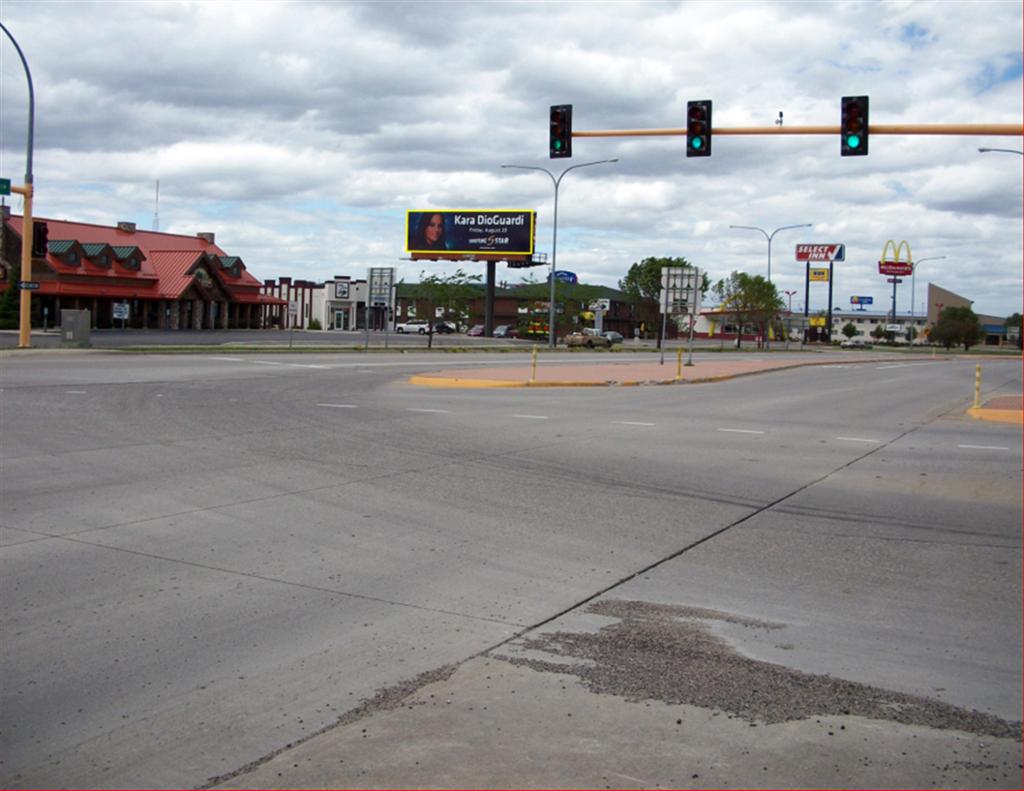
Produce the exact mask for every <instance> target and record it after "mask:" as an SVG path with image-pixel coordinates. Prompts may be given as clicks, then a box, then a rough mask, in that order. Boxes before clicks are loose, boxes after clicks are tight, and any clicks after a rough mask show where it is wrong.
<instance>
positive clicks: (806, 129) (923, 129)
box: [572, 124, 1024, 137]
mask: <svg viewBox="0 0 1024 791" xmlns="http://www.w3.org/2000/svg"><path fill="white" fill-rule="evenodd" d="M868 129H869V131H870V133H871V134H873V135H983V136H989V135H993V136H1004V137H1007V136H1008V137H1020V136H1024V124H869V125H868ZM711 132H712V134H714V135H715V136H716V137H717V136H718V135H838V134H839V132H840V127H839V125H838V124H837V125H835V126H830V125H823V126H734V127H718V126H714V127H712V129H711ZM670 135H676V136H680V137H686V129H685V128H682V127H679V128H669V129H592V130H589V131H585V130H581V131H576V130H573V133H572V136H573V137H663V136H670Z"/></svg>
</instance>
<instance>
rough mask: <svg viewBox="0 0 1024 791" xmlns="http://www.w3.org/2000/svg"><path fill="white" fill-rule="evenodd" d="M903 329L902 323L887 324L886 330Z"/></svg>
mask: <svg viewBox="0 0 1024 791" xmlns="http://www.w3.org/2000/svg"><path fill="white" fill-rule="evenodd" d="M902 329H903V325H902V324H886V325H885V331H886V332H899V331H900V330H902Z"/></svg>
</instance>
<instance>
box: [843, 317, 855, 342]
mask: <svg viewBox="0 0 1024 791" xmlns="http://www.w3.org/2000/svg"><path fill="white" fill-rule="evenodd" d="M842 333H843V335H845V336H846V337H847V339H849V340H853V337H854V336H855V335H856V334H857V327H856V326H855V325H854V323H853V322H852V321H848V322H846V325H845V326H844V327H843V329H842Z"/></svg>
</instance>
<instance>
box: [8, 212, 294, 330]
mask: <svg viewBox="0 0 1024 791" xmlns="http://www.w3.org/2000/svg"><path fill="white" fill-rule="evenodd" d="M8 211H9V210H8V209H7V207H4V217H3V225H2V229H0V275H3V276H4V277H5V278H13V279H14V280H20V272H21V243H22V233H21V231H22V217H20V216H17V215H10V214H9V213H8ZM38 223H45V224H46V237H47V245H46V255H45V256H34V257H33V259H32V280H33V282H36V283H38V284H39V287H38V288H37V289H35V290H33V291H32V324H33V325H40V326H41V325H42V323H43V319H44V315H47V316H48V317H49V324H50V325H51V326H55V325H57V324H59V323H60V311H61V310H63V309H73V310H89V311H91V316H92V318H91V322H92V326H93V327H94V328H104V327H113V326H118V324H116V323H115V319H114V318H113V315H114V303H122V305H123V303H128V316H129V318H128V319H127V320H126V321H125V323H126V325H127V326H129V327H137V328H148V329H174V330H177V329H233V328H245V329H254V328H260V327H270V326H273V325H277V326H280V325H281V320H282V316H283V315H284V313H285V308H286V306H287V304H288V303H287V301H286V300H283V299H280V298H278V297H274V296H271V295H268V294H263V293H261V291H260V289H261V287H262V284H261V283H260V281H259V280H257V279H256V278H255V277H253V276H252V275H251V274H249V272H248V271H246V268H245V264H244V263H243V262H242V259H241V258H239V257H237V256H229V255H227V254H226V253H225V252H224V251H223V250H221V249H220V248H219V247H218V246H217V245H216V244H215V243H214V235H213V234H212V233H200V234H196V235H195V236H183V235H180V234H170V233H160V232H158V231H140V230H138V229H137V228H136V227H135V223H130V222H119V223H118V224H117V225H116V226H113V227H110V226H105V225H90V224H87V223H77V222H69V221H67V220H53V219H49V218H45V217H36V218H34V219H33V226H35V225H36V224H38ZM0 285H2V286H6V283H2V284H0ZM122 311H123V307H122ZM117 321H118V322H119V321H121V320H120V319H118V320H117Z"/></svg>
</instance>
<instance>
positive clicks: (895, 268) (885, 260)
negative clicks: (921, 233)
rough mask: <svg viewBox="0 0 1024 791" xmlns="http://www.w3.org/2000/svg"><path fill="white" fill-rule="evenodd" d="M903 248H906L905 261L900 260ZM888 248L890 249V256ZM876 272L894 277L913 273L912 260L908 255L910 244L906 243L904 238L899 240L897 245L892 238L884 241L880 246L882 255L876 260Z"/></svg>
mask: <svg viewBox="0 0 1024 791" xmlns="http://www.w3.org/2000/svg"><path fill="white" fill-rule="evenodd" d="M903 248H906V249H907V260H906V261H901V260H900V254H901V253H902V252H903ZM890 250H892V253H891V256H890V253H889V251H890ZM878 274H880V275H892V276H895V277H902V276H904V275H912V274H914V261H913V259H912V258H911V255H910V245H909V244H907V241H906V240H903V241H902V242H900V243H899V245H898V246H897V244H896V242H894V241H893V240H892V239H890V240H889V241H887V242H886V243H885V245H884V246H883V247H882V257H881V258H880V259H879V261H878Z"/></svg>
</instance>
